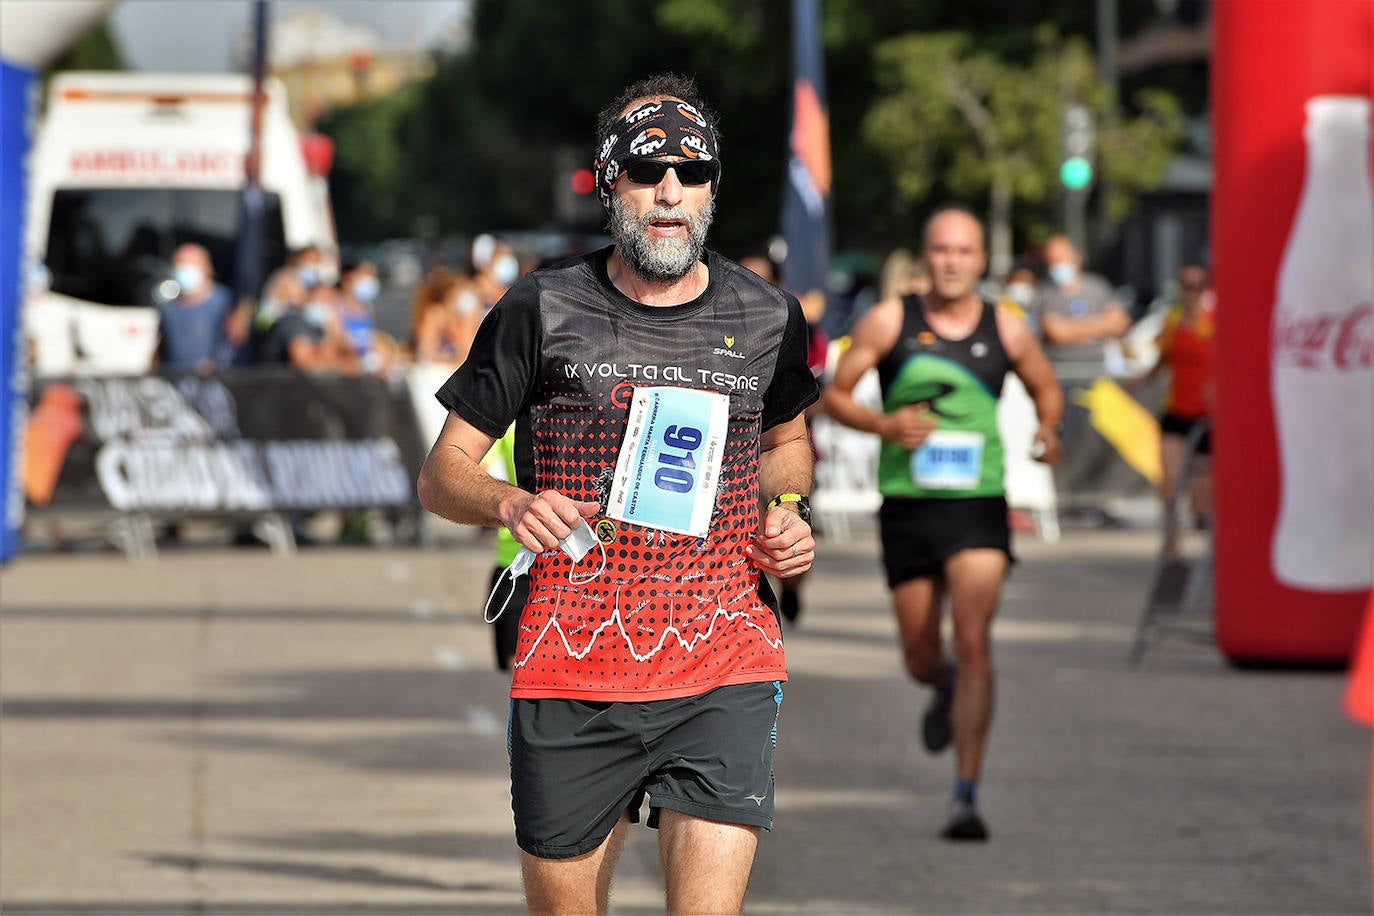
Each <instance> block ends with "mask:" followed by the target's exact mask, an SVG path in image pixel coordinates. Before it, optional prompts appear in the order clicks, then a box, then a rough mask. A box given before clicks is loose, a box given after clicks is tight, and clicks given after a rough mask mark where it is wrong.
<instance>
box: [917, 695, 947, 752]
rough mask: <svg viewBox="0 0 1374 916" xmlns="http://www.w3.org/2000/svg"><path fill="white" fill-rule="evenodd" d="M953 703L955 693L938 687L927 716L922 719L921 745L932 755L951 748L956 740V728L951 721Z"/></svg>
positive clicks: (927, 708)
mask: <svg viewBox="0 0 1374 916" xmlns="http://www.w3.org/2000/svg"><path fill="white" fill-rule="evenodd" d="M953 703H954V691H952V690H950V689H949V687H937V688H936V689H935V695H934V696H933V697H931V699H930V705H929V706H927V707H926V714H925V716H923V717H922V718H921V743H922V744H924V745H925V746H926V750H928V751H930V752H931V753H932V754H938V753H939V752H940V751H943V750H944V749H945V748H947V747H949V742H950V741H951V740H953V738H954V727H953V726H952V725H951V724H950V721H949V711H950V707H951V706H952V705H953Z"/></svg>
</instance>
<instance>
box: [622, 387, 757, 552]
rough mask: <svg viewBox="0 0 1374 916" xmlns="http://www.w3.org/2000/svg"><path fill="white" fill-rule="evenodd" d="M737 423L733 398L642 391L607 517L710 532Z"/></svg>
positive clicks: (700, 534) (635, 400) (665, 390)
mask: <svg viewBox="0 0 1374 916" xmlns="http://www.w3.org/2000/svg"><path fill="white" fill-rule="evenodd" d="M729 426H730V399H729V398H728V397H727V396H726V395H723V394H719V393H717V392H713V391H695V390H693V389H690V388H666V387H665V388H636V389H635V393H634V398H633V400H631V402H630V417H629V422H628V423H627V424H626V427H625V438H624V440H623V441H622V442H621V444H620V454H619V456H618V457H617V458H616V464H615V478H614V480H613V481H612V484H611V497H610V504H609V507H608V509H607V513H606V514H607V515H609V516H610V517H611V518H614V519H618V520H620V521H625V522H634V523H635V524H637V525H644V526H646V527H649V528H657V529H659V530H662V531H671V532H674V533H676V534H689V535H692V536H693V537H699V538H700V537H705V536H706V533H707V532H708V531H709V530H710V527H711V512H712V510H713V509H714V508H715V504H716V487H717V485H718V484H719V483H720V464H721V458H722V456H723V455H724V452H725V436H726V433H727V432H728V431H729Z"/></svg>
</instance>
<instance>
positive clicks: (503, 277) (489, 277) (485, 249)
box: [472, 234, 520, 315]
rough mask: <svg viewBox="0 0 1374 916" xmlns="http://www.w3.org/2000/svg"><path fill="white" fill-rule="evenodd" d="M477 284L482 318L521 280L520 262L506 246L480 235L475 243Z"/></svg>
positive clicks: (513, 251) (473, 253) (496, 239)
mask: <svg viewBox="0 0 1374 916" xmlns="http://www.w3.org/2000/svg"><path fill="white" fill-rule="evenodd" d="M472 269H473V283H474V285H475V287H476V291H477V297H478V299H479V300H480V301H481V303H482V314H483V315H485V314H486V313H487V312H489V311H491V309H492V306H494V305H496V303H497V301H498V300H499V299H500V298H501V297H502V296H504V295H505V294H506V290H508V289H510V287H511V285H512V284H513V283H515V281H516V280H518V279H520V260H519V259H518V258H516V256H515V250H514V249H513V248H511V247H510V245H509V244H508V243H506V242H503V241H501V240H500V239H498V238H496V237H494V236H491V235H486V234H483V235H479V236H478V237H477V238H476V240H474V241H473V243H472Z"/></svg>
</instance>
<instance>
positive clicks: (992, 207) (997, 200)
mask: <svg viewBox="0 0 1374 916" xmlns="http://www.w3.org/2000/svg"><path fill="white" fill-rule="evenodd" d="M1011 202H1012V193H1011V182H1010V181H1007V180H1006V179H1005V178H998V177H996V176H994V177H993V179H992V184H991V185H990V186H989V190H988V232H989V234H990V235H991V238H990V239H989V240H988V242H989V244H988V252H989V254H990V255H991V257H990V258H989V261H988V272H989V273H990V274H991V275H992V278H993V279H994V280H997V281H998V282H1001V281H1002V280H1004V279H1006V276H1007V274H1009V273H1011V267H1012V263H1013V258H1012V253H1011Z"/></svg>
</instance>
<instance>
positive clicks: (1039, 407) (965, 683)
mask: <svg viewBox="0 0 1374 916" xmlns="http://www.w3.org/2000/svg"><path fill="white" fill-rule="evenodd" d="M922 255H923V257H924V258H925V260H926V263H927V264H928V265H929V267H930V272H931V285H932V289H931V291H930V292H929V293H928V294H927V295H925V296H924V297H920V296H908V297H906V298H905V299H888V300H885V301H883V302H879V303H878V304H877V305H875V306H874V307H873V308H872V309H870V310H869V311H868V312H867V313H866V314H865V315H864V316H863V318H862V319H861V320H860V321H859V323H858V325H856V326H855V328H854V332H853V335H852V343H851V345H850V347H849V349H848V350H846V351H845V353H844V355H843V356H842V357H841V358H840V362H839V364H838V366H836V369H835V378H834V381H833V383H832V385H831V387H830V388H828V389H827V390H826V394H825V405H826V409H827V411H828V412H829V413H830V414H831V416H833V417H835V418H836V419H837V420H839V421H840V422H841V423H844V424H846V425H848V426H852V427H854V428H855V429H860V430H864V431H866V432H871V433H876V434H877V435H879V436H881V437H882V440H883V444H882V449H881V452H880V453H879V461H878V481H879V488H880V489H881V491H882V493H883V506H882V510H881V512H880V515H879V522H880V526H881V531H882V544H883V565H884V566H885V567H886V570H887V580H888V586H889V587H890V588H891V589H892V603H893V608H894V610H895V612H896V615H897V623H898V629H899V630H900V632H901V638H902V652H903V658H904V660H905V662H906V667H907V671H908V673H909V674H910V675H911V677H912V678H913V679H915V680H916V681H918V682H919V683H921V684H925V685H927V686H930V687H933V688H934V690H935V696H934V698H933V700H932V702H931V705H930V707H929V709H928V710H927V712H926V715H925V717H924V720H923V722H922V734H921V737H922V740H923V742H924V743H925V746H926V748H927V749H929V750H930V751H932V752H934V751H939V750H942V749H943V748H945V747H946V746H948V745H949V743H950V742H951V740H952V741H953V742H954V746H955V767H956V774H955V775H956V782H955V789H954V801H953V810H952V812H951V815H950V819H949V822H948V824H947V825H946V827H945V828H944V831H943V833H942V835H943V836H944V837H945V838H946V839H950V840H985V839H987V836H988V831H987V827H986V825H985V824H984V822H983V819H982V816H981V814H980V813H979V810H978V804H977V784H978V777H979V774H980V773H981V770H982V762H983V750H984V747H985V745H986V742H987V736H988V729H989V727H990V726H991V724H992V706H993V674H992V658H991V652H990V645H989V642H990V639H991V631H992V618H993V614H994V613H995V612H996V610H997V604H998V601H999V600H1000V596H1001V589H1002V582H1003V580H1004V579H1005V578H1006V574H1007V569H1008V566H1009V564H1010V561H1011V533H1010V531H1009V529H1008V526H1007V503H1006V499H1005V498H1004V496H1003V488H1002V474H1003V467H1002V453H1003V450H1002V442H1001V438H1000V437H999V436H998V434H997V400H998V398H999V397H1000V395H1001V391H1002V380H1003V378H1004V377H1005V376H1006V373H1007V372H1008V371H1012V372H1015V373H1016V374H1017V375H1018V376H1019V377H1020V379H1021V381H1022V382H1023V383H1024V384H1025V386H1026V390H1027V391H1028V392H1030V395H1031V398H1032V399H1033V400H1034V401H1035V407H1036V413H1037V415H1038V416H1039V419H1040V429H1039V431H1038V432H1037V433H1036V436H1035V441H1036V447H1037V449H1038V450H1039V454H1038V455H1037V457H1038V458H1039V459H1040V460H1041V461H1046V462H1051V463H1052V462H1054V461H1055V460H1057V459H1058V457H1059V436H1058V430H1057V427H1058V423H1059V418H1060V416H1061V415H1062V413H1063V407H1064V398H1063V394H1062V392H1061V391H1060V388H1059V382H1058V380H1056V379H1055V377H1054V371H1053V370H1052V369H1051V368H1050V364H1049V361H1048V360H1047V359H1046V358H1045V354H1044V353H1043V352H1042V351H1041V349H1040V345H1039V344H1038V343H1037V342H1036V340H1035V337H1034V336H1033V335H1032V334H1031V331H1030V329H1029V328H1028V327H1027V325H1026V323H1025V322H1024V321H1023V320H1022V319H1020V318H1018V317H1016V316H1014V315H1012V314H1010V313H1009V312H1006V311H1004V310H1000V309H997V308H996V307H994V306H993V305H991V304H989V303H987V302H984V301H983V300H982V299H981V298H980V297H979V296H978V294H977V292H976V291H975V287H976V284H977V282H978V278H979V277H980V276H981V275H982V273H983V269H984V268H985V267H986V266H987V254H986V251H985V249H984V246H983V229H982V225H981V224H980V223H979V221H978V218H977V217H976V216H975V215H974V214H973V213H972V212H970V211H968V210H965V209H963V208H959V207H947V208H945V209H942V210H939V211H937V212H936V213H935V214H934V215H933V216H931V218H930V220H929V221H928V222H927V223H926V231H925V247H924V248H923V250H922ZM870 369H876V370H877V372H878V378H879V381H880V382H881V384H882V390H883V410H882V412H881V413H880V412H876V411H873V410H869V409H868V408H866V407H863V406H862V405H860V404H859V403H858V402H856V401H855V399H854V385H855V384H856V383H857V382H858V381H859V378H860V377H861V376H862V375H863V374H864V373H866V372H868V371H869V370H870ZM946 595H948V596H949V604H950V617H951V619H952V620H953V623H954V641H953V645H954V656H955V657H954V659H953V660H952V661H946V659H945V655H944V649H943V647H942V645H941V638H940V613H941V604H942V602H943V601H944V597H945V596H946ZM956 671H957V677H956V675H955V672H956Z"/></svg>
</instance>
